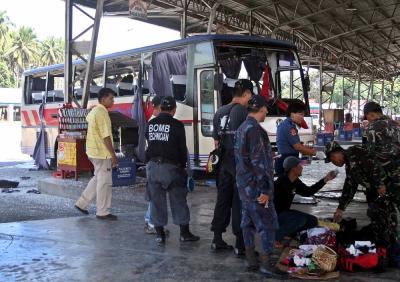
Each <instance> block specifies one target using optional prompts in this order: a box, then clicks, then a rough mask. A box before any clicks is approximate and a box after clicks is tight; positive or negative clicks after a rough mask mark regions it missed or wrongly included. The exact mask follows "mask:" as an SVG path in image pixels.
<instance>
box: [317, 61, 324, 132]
mask: <svg viewBox="0 0 400 282" xmlns="http://www.w3.org/2000/svg"><path fill="white" fill-rule="evenodd" d="M322 67H323V64H322V58H321V60H320V63H319V117H318V123H319V128H320V129H322V128H323V127H324V126H323V124H322V103H323V96H322V91H323V85H324V84H323V79H324V76H323V73H322Z"/></svg>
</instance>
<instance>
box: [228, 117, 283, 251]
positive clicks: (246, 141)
mask: <svg viewBox="0 0 400 282" xmlns="http://www.w3.org/2000/svg"><path fill="white" fill-rule="evenodd" d="M235 160H236V183H237V187H238V191H239V197H240V200H241V202H242V222H241V227H242V230H243V238H244V242H245V246H246V248H253V247H254V235H255V232H256V231H257V232H258V233H260V236H261V240H262V246H263V249H264V251H265V252H266V253H270V252H272V249H273V242H274V240H275V231H276V229H277V228H278V221H277V215H276V211H275V207H274V201H273V194H274V167H273V159H272V150H271V144H270V142H269V138H268V134H267V132H266V131H265V130H264V129H263V128H262V127H261V126H260V125H259V124H258V122H257V121H256V119H254V118H253V117H247V119H246V121H245V122H243V124H242V125H241V126H240V127H239V129H238V130H237V132H236V136H235ZM260 194H265V195H269V203H268V207H264V205H260V204H259V203H258V202H257V198H258V197H259V196H260Z"/></svg>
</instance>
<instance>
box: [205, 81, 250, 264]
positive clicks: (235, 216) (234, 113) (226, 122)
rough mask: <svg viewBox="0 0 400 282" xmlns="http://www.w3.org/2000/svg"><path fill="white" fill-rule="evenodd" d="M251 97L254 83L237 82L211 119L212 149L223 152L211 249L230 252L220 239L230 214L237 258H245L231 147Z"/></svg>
mask: <svg viewBox="0 0 400 282" xmlns="http://www.w3.org/2000/svg"><path fill="white" fill-rule="evenodd" d="M252 95H253V83H252V82H251V81H250V80H248V79H240V80H238V81H237V82H236V83H235V87H234V92H233V99H232V102H231V103H230V104H228V105H225V106H222V107H221V108H219V109H218V111H217V112H216V113H215V116H214V120H213V126H214V130H213V138H214V142H215V147H219V146H221V147H222V150H223V153H222V159H221V164H220V166H219V170H218V171H217V189H218V195H217V202H216V204H215V209H214V218H213V220H212V223H211V231H213V232H214V239H213V241H212V244H211V249H212V250H214V251H219V250H231V249H232V246H230V245H228V244H227V243H226V242H225V241H224V240H223V239H222V233H224V232H225V231H226V228H227V227H228V225H229V222H230V217H231V214H232V231H233V234H234V235H235V236H236V243H235V249H234V251H235V254H236V255H238V256H243V255H244V243H243V235H242V230H241V228H240V199H239V196H238V193H237V188H236V185H235V182H236V181H235V177H236V169H235V157H234V152H233V145H234V135H235V132H236V130H237V129H238V128H239V126H240V125H241V124H242V122H243V121H245V120H246V117H247V105H248V102H249V100H250V98H251V97H252Z"/></svg>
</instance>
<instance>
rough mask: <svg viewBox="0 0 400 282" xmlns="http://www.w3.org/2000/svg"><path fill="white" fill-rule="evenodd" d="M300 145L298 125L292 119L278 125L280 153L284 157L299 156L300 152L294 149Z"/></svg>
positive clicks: (277, 138)
mask: <svg viewBox="0 0 400 282" xmlns="http://www.w3.org/2000/svg"><path fill="white" fill-rule="evenodd" d="M298 143H300V137H299V132H298V130H297V127H296V124H295V123H294V122H293V121H292V119H291V118H287V119H285V120H284V121H283V122H281V123H280V124H279V125H278V128H277V131H276V145H277V147H278V153H279V154H282V155H286V154H298V153H299V152H298V151H297V150H296V149H295V148H294V147H293V145H294V144H298Z"/></svg>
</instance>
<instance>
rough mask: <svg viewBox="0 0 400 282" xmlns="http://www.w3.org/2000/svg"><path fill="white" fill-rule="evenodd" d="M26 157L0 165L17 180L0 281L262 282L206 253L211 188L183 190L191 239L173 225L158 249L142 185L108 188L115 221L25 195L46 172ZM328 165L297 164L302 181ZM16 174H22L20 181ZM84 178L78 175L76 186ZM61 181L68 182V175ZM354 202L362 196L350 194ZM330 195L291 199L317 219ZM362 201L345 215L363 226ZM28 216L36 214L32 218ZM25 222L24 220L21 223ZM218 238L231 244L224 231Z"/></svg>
mask: <svg viewBox="0 0 400 282" xmlns="http://www.w3.org/2000/svg"><path fill="white" fill-rule="evenodd" d="M31 168H32V164H31V163H22V164H20V163H12V164H10V165H2V166H1V167H0V178H2V179H8V180H19V181H21V182H20V187H19V188H18V189H20V192H15V193H10V194H8V193H1V194H0V221H1V222H5V223H2V224H0V254H1V256H0V257H1V260H0V281H30V280H32V281H151V280H154V281H264V280H265V279H264V278H263V277H262V276H261V275H259V274H257V273H256V274H253V273H246V272H244V271H243V261H242V260H240V259H236V258H235V257H234V256H233V255H232V254H213V253H211V252H210V250H209V246H210V243H211V239H212V233H211V232H210V231H209V227H210V222H211V219H212V215H213V207H214V204H215V196H216V193H215V188H214V187H212V186H207V185H204V184H205V183H207V182H206V181H199V182H197V186H196V190H195V192H194V193H191V194H190V195H189V203H190V208H191V215H192V230H193V232H194V233H196V234H199V235H200V236H201V240H200V242H198V243H195V244H192V245H191V244H180V243H179V242H178V230H177V228H176V227H175V226H172V225H169V226H168V228H169V229H170V230H171V231H172V232H171V236H170V238H169V239H168V242H167V246H166V247H165V248H159V247H157V246H156V245H155V243H154V240H153V239H154V238H153V237H152V236H151V235H145V234H144V232H143V215H144V212H145V207H146V203H145V201H144V199H143V192H144V185H143V183H141V184H139V185H136V186H135V187H122V188H114V189H113V198H114V201H113V212H115V213H117V214H118V215H119V216H120V219H119V220H118V221H117V222H102V221H99V220H97V219H96V218H95V217H94V216H93V214H94V208H93V207H92V208H91V209H90V212H91V214H92V215H90V216H81V215H80V214H79V213H78V212H76V211H75V210H74V208H73V203H74V201H75V199H67V198H61V197H57V196H51V195H44V194H28V193H26V191H27V190H30V189H32V188H37V187H36V182H37V181H38V180H39V179H40V180H42V179H44V178H46V177H48V176H49V172H44V171H30V170H29V169H31ZM332 168H333V167H332V166H329V165H325V164H323V163H322V162H314V163H313V164H312V165H311V166H307V167H306V168H305V170H304V176H303V180H304V181H305V182H308V183H312V182H313V181H315V180H317V179H319V178H321V177H323V176H324V175H325V173H326V172H327V171H329V170H330V169H332ZM21 176H25V177H30V179H25V180H23V179H21ZM343 176H344V172H343V170H341V171H340V174H339V177H338V179H336V180H335V181H333V182H332V183H330V184H329V185H327V187H325V189H324V190H325V191H334V192H325V193H322V194H324V195H329V196H331V195H336V194H337V192H335V190H337V189H339V188H340V187H341V184H342V182H343ZM86 181H87V178H83V179H81V181H80V182H79V185H77V186H79V187H80V188H79V189H82V188H83V187H84V185H85V182H86ZM65 183H66V184H67V186H69V185H70V186H71V189H72V186H73V185H74V184H76V183H75V182H74V181H72V180H68V181H66V182H65ZM358 199H359V200H362V199H363V196H362V195H358ZM130 202H131V204H128V203H130ZM336 206H337V202H336V201H332V200H319V202H318V204H316V205H295V208H298V209H301V210H305V211H309V212H312V213H313V214H315V215H317V216H319V217H330V216H331V215H332V214H333V212H334V210H335V208H336ZM365 208H366V206H365V204H363V203H354V204H352V205H351V206H350V207H349V209H348V212H347V214H346V215H347V216H353V217H356V218H357V219H358V222H359V223H360V224H361V225H362V224H365V223H366V222H367V221H366V217H365ZM31 219H37V220H34V221H32V220H31ZM28 220H29V221H28ZM226 240H227V241H228V242H230V243H233V238H232V236H230V235H229V233H227V235H226ZM350 279H351V280H355V281H398V280H399V279H400V271H399V270H393V269H391V270H389V271H387V272H386V273H383V274H379V275H378V274H373V273H370V272H367V273H357V274H348V273H341V278H340V279H339V280H340V281H349V280H350Z"/></svg>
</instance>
